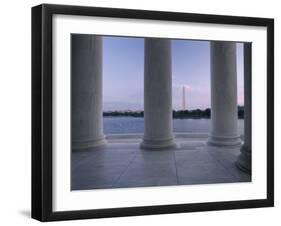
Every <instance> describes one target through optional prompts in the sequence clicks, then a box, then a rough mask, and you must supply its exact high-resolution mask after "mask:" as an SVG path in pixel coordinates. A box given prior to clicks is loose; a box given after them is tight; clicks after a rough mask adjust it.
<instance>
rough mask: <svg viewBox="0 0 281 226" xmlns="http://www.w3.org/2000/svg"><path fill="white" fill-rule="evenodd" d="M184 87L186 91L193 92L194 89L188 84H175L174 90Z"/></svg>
mask: <svg viewBox="0 0 281 226" xmlns="http://www.w3.org/2000/svg"><path fill="white" fill-rule="evenodd" d="M182 87H185V89H186V90H192V87H191V86H190V85H188V84H178V83H174V84H173V88H180V89H182Z"/></svg>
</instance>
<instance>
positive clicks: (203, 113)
mask: <svg viewBox="0 0 281 226" xmlns="http://www.w3.org/2000/svg"><path fill="white" fill-rule="evenodd" d="M237 112H238V118H239V119H243V118H244V107H243V106H238V111H237ZM143 115H144V113H143V111H107V112H103V116H105V117H107V116H111V117H112V116H130V117H143ZM210 117H211V109H210V108H207V109H205V110H201V109H195V110H185V111H182V110H179V111H176V110H173V118H210Z"/></svg>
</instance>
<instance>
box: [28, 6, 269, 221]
mask: <svg viewBox="0 0 281 226" xmlns="http://www.w3.org/2000/svg"><path fill="white" fill-rule="evenodd" d="M55 14H64V15H82V16H98V17H113V18H128V19H147V20H162V21H181V22H196V23H212V24H224V25H247V26H262V27H266V28H267V141H268V142H267V198H266V199H258V200H246V201H244V200H241V201H226V202H209V203H195V204H172V203H171V204H170V205H160V206H143V207H129V208H110V209H95V210H73V211H63V212H54V211H53V210H52V199H53V195H52V123H53V117H52V110H53V101H52V99H53V93H52V81H53V78H52V17H53V15H55ZM273 205H274V20H273V19H268V18H252V17H238V16H222V15H205V14H191V13H177V12H161V11H144V10H132V9H117V8H97V7H83V6H66V5H50V4H43V5H39V6H35V7H33V8H32V218H34V219H37V220H40V221H56V220H73V219H86V218H105V217H121V216H135V215H149V214H167V213H180V212H196V211H210V210H228V209H243V208H257V207H270V206H273Z"/></svg>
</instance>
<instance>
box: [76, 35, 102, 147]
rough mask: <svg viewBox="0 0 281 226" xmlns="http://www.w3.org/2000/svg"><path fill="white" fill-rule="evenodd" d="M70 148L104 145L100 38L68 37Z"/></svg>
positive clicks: (90, 36)
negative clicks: (69, 43) (69, 46)
mask: <svg viewBox="0 0 281 226" xmlns="http://www.w3.org/2000/svg"><path fill="white" fill-rule="evenodd" d="M71 108H72V109H71V136H72V149H84V148H92V147H99V146H102V145H104V144H105V143H106V142H105V138H104V133H103V121H102V120H103V118H102V117H103V116H102V37H100V36H94V35H72V36H71Z"/></svg>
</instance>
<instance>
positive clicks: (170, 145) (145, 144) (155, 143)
mask: <svg viewBox="0 0 281 226" xmlns="http://www.w3.org/2000/svg"><path fill="white" fill-rule="evenodd" d="M176 147H177V144H176V143H175V140H174V137H172V138H168V139H147V138H143V140H142V143H141V144H140V148H142V149H155V150H161V149H174V148H176Z"/></svg>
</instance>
